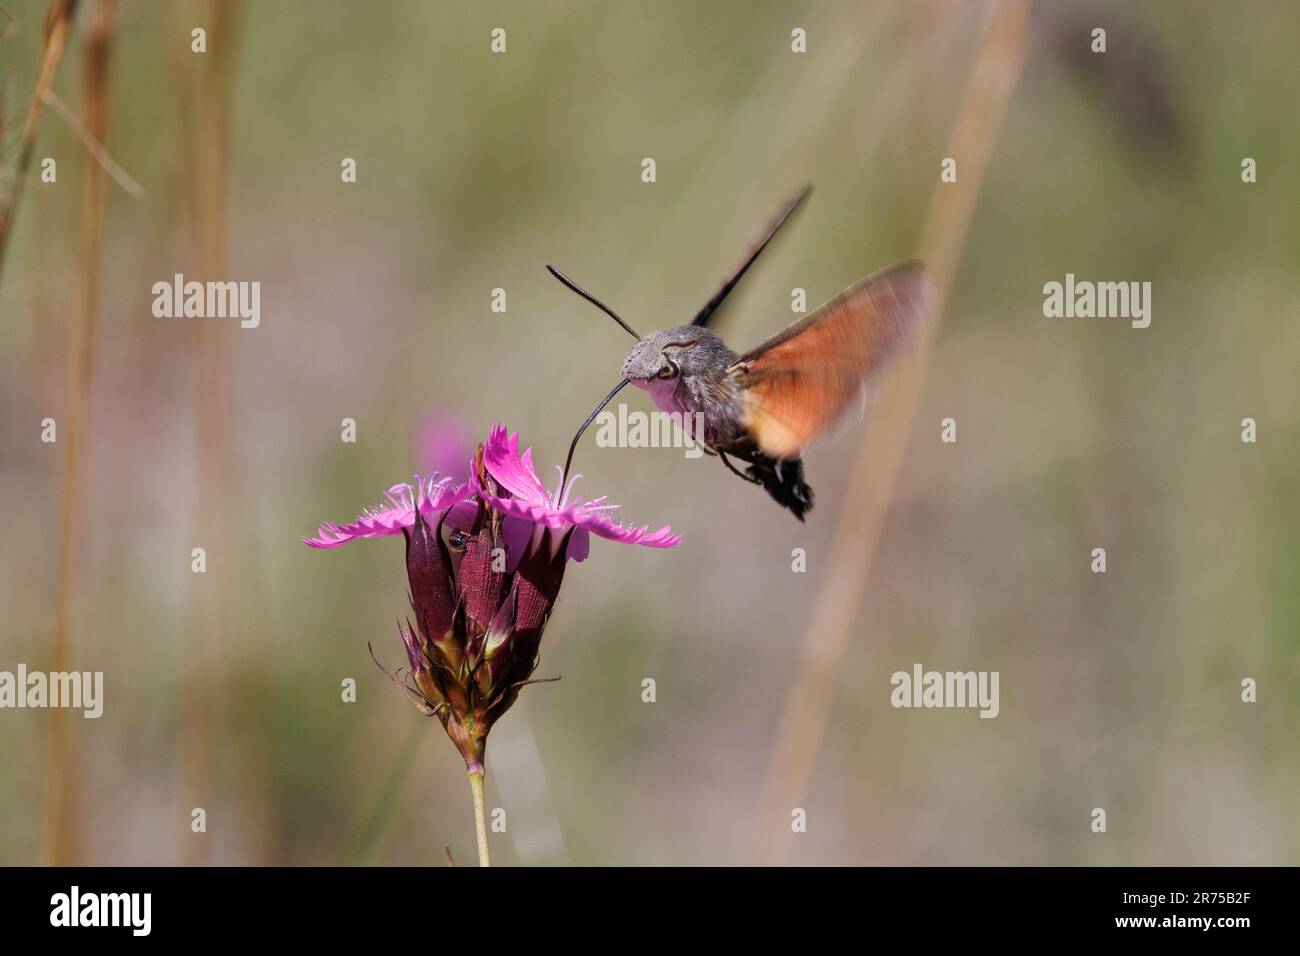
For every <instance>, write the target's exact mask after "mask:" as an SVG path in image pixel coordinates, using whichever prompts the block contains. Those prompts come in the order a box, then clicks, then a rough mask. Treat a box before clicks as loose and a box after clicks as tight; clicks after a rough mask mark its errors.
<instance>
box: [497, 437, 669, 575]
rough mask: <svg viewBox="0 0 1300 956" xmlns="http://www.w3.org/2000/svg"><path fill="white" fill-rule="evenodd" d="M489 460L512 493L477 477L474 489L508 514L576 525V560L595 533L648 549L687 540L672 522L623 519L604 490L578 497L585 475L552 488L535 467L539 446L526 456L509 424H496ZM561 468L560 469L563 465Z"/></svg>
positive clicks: (572, 545) (572, 546)
mask: <svg viewBox="0 0 1300 956" xmlns="http://www.w3.org/2000/svg"><path fill="white" fill-rule="evenodd" d="M483 464H484V465H485V466H486V468H487V471H488V474H490V475H491V476H492V478H493V479H494V480H495V481H496V482H497V483H498V484H499V485H500V486H501V487H502V488H504V489H505V490H506V491H508V492H509V493H510V497H506V496H500V497H498V496H496V495H494V494H492V493H491V492H490V491H488V490H487V489H485V488H484V487H483V486H482V484H481V483H480V482H479V480H478V478H477V476H472V479H473V481H474V484H475V486H476V487H475V489H474V493H475V494H476V495H477V496H478V497H479V498H480V499H481V500H483V501H485V502H487V504H488V505H490V506H491V507H492V508H493V509H494V510H496V511H499V512H501V513H502V514H503V515H508V516H511V517H515V518H522V519H523V520H525V521H529V522H532V524H534V525H537V526H540V527H543V528H550V529H551V530H552V531H564V530H566V529H569V528H573V529H575V530H574V532H573V537H572V539H571V541H570V542H569V553H568V556H569V557H570V558H573V559H574V560H575V561H583V560H585V559H586V557H587V554H588V553H589V551H590V535H591V534H597V535H599V536H600V537H602V538H608V539H609V540H611V541H621V542H623V543H624V544H640V545H644V546H646V547H648V548H671V547H673V546H675V545H676V544H678V543H679V542H680V541H681V540H682V539H681V536H680V535H676V534H673V529H672V528H671V527H669V526H668V525H664V526H663V527H662V528H660V529H659V530H658V531H651V530H650V526H649V525H642V526H641V527H639V528H632V527H628V526H626V525H624V524H622V523H621V522H619V521H618V520H617V519H615V518H614V516H613V515H612V514H611V512H613V511H615V510H617V509H618V507H619V506H618V505H612V504H608V503H606V501H605V497H604V496H603V495H602V496H601V497H599V498H593V499H591V500H590V501H584V500H582V499H581V498H573V497H572V494H573V484H574V482H576V481H577V480H578V479H579V478H581V477H582V476H581V475H574V476H573V477H572V478H570V479H569V480H568V481H567V482H566V487H565V488H564V489H562V490H561V489H559V488H557V490H556V492H554V493H553V492H550V491H548V490H547V489H546V486H545V485H544V484H542V480H541V479H540V478H538V477H537V471H536V469H534V468H533V450H532V449H531V448H529V449H528V450H527V451H525V452H524V453H523V454H522V455H520V454H519V433H518V432H507V431H506V428H505V426H504V425H494V426H493V427H492V431H491V433H490V434H489V435H488V440H487V441H486V442H484V444H483ZM556 470H557V471H559V470H560V469H559V467H558V466H557V467H556Z"/></svg>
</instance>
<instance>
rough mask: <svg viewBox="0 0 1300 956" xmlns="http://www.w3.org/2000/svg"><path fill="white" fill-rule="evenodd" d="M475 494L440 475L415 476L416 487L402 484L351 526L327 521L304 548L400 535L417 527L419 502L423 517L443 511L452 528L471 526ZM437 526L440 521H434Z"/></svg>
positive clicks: (333, 545) (307, 540)
mask: <svg viewBox="0 0 1300 956" xmlns="http://www.w3.org/2000/svg"><path fill="white" fill-rule="evenodd" d="M472 495H473V490H472V489H471V488H470V486H469V485H467V484H462V485H453V484H452V482H451V479H450V478H438V477H437V475H434V476H431V477H429V478H423V477H421V476H420V475H416V476H415V486H414V487H412V486H411V485H408V484H406V483H405V482H403V483H402V484H400V485H393V487H391V488H389V489H388V490H387V491H385V492H384V496H385V497H386V498H387V499H388V503H387V504H382V505H379V506H378V507H375V508H367V509H366V510H365V511H363V512H361V516H360V517H358V518H357V520H356V521H353V522H352V523H351V524H342V525H340V524H334V523H333V522H330V521H327V522H325V523H324V524H322V525H321V526H320V529H319V530H318V531H317V532H316V537H314V538H303V539H302V540H303V544H306V545H308V546H309V547H312V548H337V547H340V546H341V545H345V544H347V543H348V542H349V541H355V540H357V539H358V538H378V537H383V536H385V535H395V534H401V533H402V532H403V531H405V530H407V529H409V528H411V527H412V526H413V525H414V524H415V502H416V499H417V498H418V499H419V502H420V514H422V515H424V516H425V517H426V518H430V519H432V518H433V516H434V515H438V516H439V517H441V513H442V512H444V511H451V512H452V514H451V515H449V516H448V521H447V523H448V525H449V526H450V527H453V528H454V527H460V526H462V525H468V524H469V522H470V521H472V520H473V518H474V510H475V509H474V504H473V502H472V501H470V500H469V499H470V498H471V496H472ZM434 523H435V524H436V523H437V521H436V520H435V522H434Z"/></svg>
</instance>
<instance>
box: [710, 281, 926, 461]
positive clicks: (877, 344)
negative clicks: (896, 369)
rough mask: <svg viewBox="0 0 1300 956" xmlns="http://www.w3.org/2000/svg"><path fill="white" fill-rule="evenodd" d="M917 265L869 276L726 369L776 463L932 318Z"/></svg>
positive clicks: (750, 425) (848, 403)
mask: <svg viewBox="0 0 1300 956" xmlns="http://www.w3.org/2000/svg"><path fill="white" fill-rule="evenodd" d="M929 290H930V284H929V280H928V278H927V277H926V274H925V268H924V267H923V266H922V265H921V263H919V262H903V263H899V264H898V265H894V266H890V267H889V268H887V269H882V270H880V271H879V272H875V273H872V274H871V275H869V276H867V277H866V278H865V279H861V280H859V281H858V282H856V283H855V284H854V285H852V286H850V287H849V288H848V289H845V290H844V291H843V292H841V293H840V294H839V295H837V296H836V297H835V298H834V299H832V300H831V301H830V302H827V303H826V304H825V305H823V306H822V307H821V308H820V309H818V310H817V311H815V312H813V313H812V314H811V315H809V316H807V317H806V318H804V319H801V320H800V321H798V322H796V323H794V324H793V325H791V326H790V327H789V328H787V329H785V330H784V331H782V332H780V333H778V334H777V335H775V336H773V337H772V338H770V339H768V340H767V341H766V342H764V343H763V344H762V345H760V346H759V347H758V348H756V349H754V350H752V351H750V352H748V353H746V354H745V355H742V356H741V357H740V359H739V360H738V361H737V362H736V363H735V364H734V365H732V366H731V367H730V368H729V369H728V373H729V374H730V375H731V377H732V381H733V382H734V384H735V385H736V386H737V388H738V389H739V390H740V392H741V394H742V396H743V397H744V409H743V413H742V414H743V419H742V422H743V424H744V425H745V427H746V428H747V429H748V430H749V433H750V434H751V435H752V436H753V438H754V440H755V441H756V442H757V443H758V445H759V447H760V448H761V449H762V450H763V451H764V452H765V453H767V454H768V455H771V456H772V457H774V458H782V459H787V458H795V457H798V455H799V454H800V453H801V452H802V451H803V448H804V446H805V445H807V444H808V442H809V441H811V440H812V438H813V436H815V435H816V434H817V433H818V432H820V431H821V430H822V429H823V428H825V427H826V426H827V425H829V424H831V423H833V422H834V421H836V420H837V419H839V418H840V417H841V416H843V415H844V414H845V412H846V411H848V410H849V409H850V408H851V407H852V406H853V405H854V404H855V402H857V401H858V400H859V398H860V396H862V395H863V394H864V393H865V390H866V389H867V388H868V387H869V386H871V385H872V384H873V383H874V382H875V381H876V380H877V379H878V377H879V375H880V373H881V371H882V370H883V369H884V368H886V367H887V366H888V365H889V364H890V363H891V360H892V359H894V358H895V357H896V356H897V355H899V354H900V353H901V352H903V351H904V350H905V349H906V348H907V346H909V345H910V344H911V343H912V342H914V341H915V340H916V339H918V338H919V337H920V335H921V333H922V332H923V331H924V329H925V327H926V325H927V323H928V321H929V318H930V312H931V308H930V294H929Z"/></svg>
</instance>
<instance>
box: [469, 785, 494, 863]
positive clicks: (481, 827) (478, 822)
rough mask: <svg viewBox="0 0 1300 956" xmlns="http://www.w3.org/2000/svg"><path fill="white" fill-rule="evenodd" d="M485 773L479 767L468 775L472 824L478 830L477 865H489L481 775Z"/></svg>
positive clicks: (485, 808)
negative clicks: (471, 796) (472, 812)
mask: <svg viewBox="0 0 1300 956" xmlns="http://www.w3.org/2000/svg"><path fill="white" fill-rule="evenodd" d="M485 773H486V771H485V770H483V769H482V767H480V768H479V769H478V770H471V771H470V772H469V774H468V776H469V790H470V793H472V794H474V826H475V828H476V829H477V830H478V865H479V866H491V865H492V863H491V861H489V860H488V842H487V804H486V803H485V801H484V799H483V777H484V774H485Z"/></svg>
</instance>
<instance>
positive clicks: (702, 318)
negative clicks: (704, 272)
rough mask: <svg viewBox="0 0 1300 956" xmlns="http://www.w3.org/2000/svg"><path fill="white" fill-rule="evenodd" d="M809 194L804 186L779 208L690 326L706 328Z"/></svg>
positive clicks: (810, 190) (810, 188)
mask: <svg viewBox="0 0 1300 956" xmlns="http://www.w3.org/2000/svg"><path fill="white" fill-rule="evenodd" d="M811 192H812V187H811V186H805V187H804V188H803V189H802V190H800V192H799V195H797V196H795V197H794V198H793V199H791V200H790V201H789V202H788V203H786V204H785V205H784V206H783V207H781V211H780V212H779V213H777V216H776V218H775V219H773V220H772V221H771V222H770V223H768V226H767V229H766V230H765V231H764V232H763V234H762V236H760V237H759V239H758V241H756V242H755V243H754V244H753V245H751V246H750V247H749V248H748V249H746V250H745V255H744V256H743V257H742V258H741V260H740V262H739V263H738V264H737V265H736V267H735V268H734V269H732V270H731V272H730V273H728V275H727V277H726V278H725V279H723V280H722V285H721V286H720V287H719V288H718V291H717V292H715V293H713V297H712V298H711V299H709V301H708V302H706V303H704V305H703V306H701V308H700V311H699V312H696V313H695V318H694V319H692V320H691V325H704V326H707V325H708V324H709V322H710V321H712V320H713V316H714V315H715V313H717V311H718V308H719V307H720V306H721V305H722V303H723V301H724V300H725V299H726V298H727V296H728V295H730V294H731V290H732V289H734V288H735V287H736V283H738V282H739V281H740V280H741V278H742V277H743V276H744V275H745V273H746V272H748V271H749V267H750V266H752V265H753V264H754V260H755V259H757V258H758V257H759V255H761V254H762V252H763V250H764V249H766V248H767V244H768V243H769V242H771V241H772V239H773V238H774V237H775V236H776V233H777V230H779V229H780V228H781V227H782V226H783V225H785V221H786V220H787V219H789V218H790V214H791V213H793V212H794V211H795V209H797V208H798V207H799V204H800V203H801V202H803V201H804V200H805V199H806V198H807V197H808V194H809V193H811Z"/></svg>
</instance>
